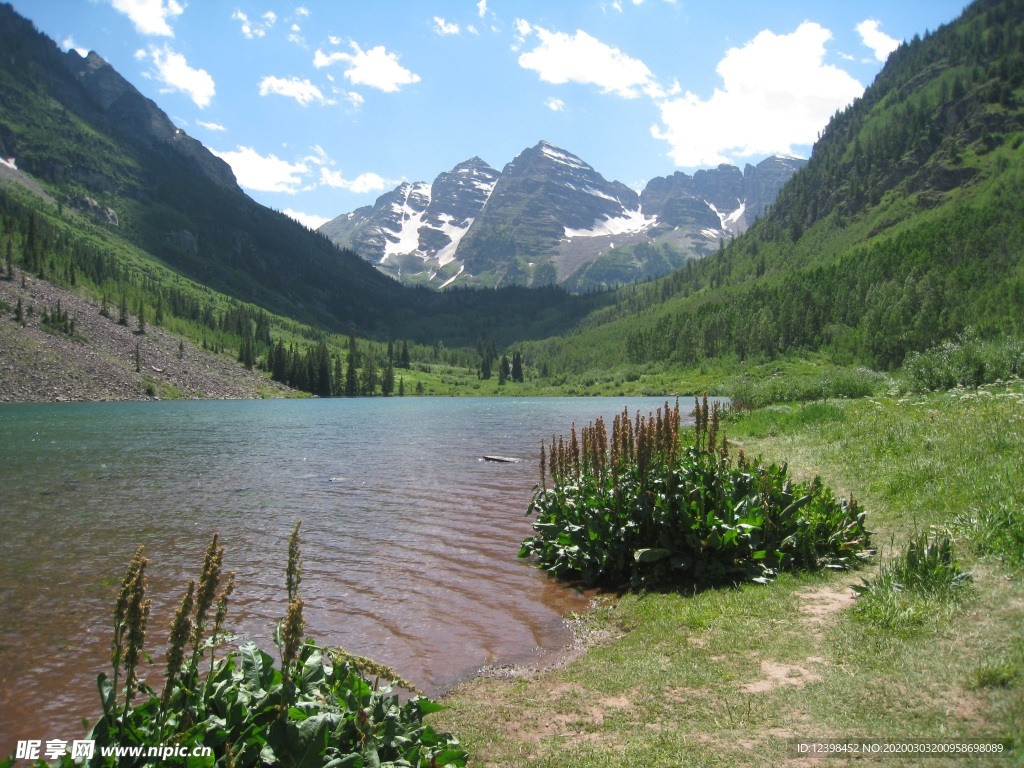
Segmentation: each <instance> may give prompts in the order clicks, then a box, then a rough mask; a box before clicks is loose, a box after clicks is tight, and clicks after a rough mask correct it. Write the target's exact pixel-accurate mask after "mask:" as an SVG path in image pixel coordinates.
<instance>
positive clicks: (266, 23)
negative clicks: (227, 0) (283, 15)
mask: <svg viewBox="0 0 1024 768" xmlns="http://www.w3.org/2000/svg"><path fill="white" fill-rule="evenodd" d="M231 18H232V19H234V20H235V21H238V22H241V24H242V34H243V35H244V36H245V37H246V38H248V39H249V40H252V39H253V38H257V37H264V36H265V35H266V34H267V32H268V31H269V30H270V29H271V27H273V26H274V24H275V23H276V22H277V14H276V13H274V12H273V11H267V12H266V13H264V14H263V15H262V16H261V17H260V19H261V20H260V21H257V22H252V21H249V17H248V16H246V15H245V14H244V13H242V12H241V11H239V10H237V9H236V10H235V12H234V13H232V14H231Z"/></svg>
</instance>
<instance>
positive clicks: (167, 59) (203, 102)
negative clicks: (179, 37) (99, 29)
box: [135, 45, 216, 109]
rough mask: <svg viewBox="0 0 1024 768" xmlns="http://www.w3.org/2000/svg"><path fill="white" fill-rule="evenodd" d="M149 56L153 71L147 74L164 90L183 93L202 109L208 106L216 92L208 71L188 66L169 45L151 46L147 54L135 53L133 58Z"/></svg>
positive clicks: (182, 57) (183, 58)
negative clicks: (162, 85) (163, 86)
mask: <svg viewBox="0 0 1024 768" xmlns="http://www.w3.org/2000/svg"><path fill="white" fill-rule="evenodd" d="M147 56H148V57H149V58H151V59H152V60H153V71H152V73H150V75H149V76H154V77H156V79H157V80H159V81H160V82H161V83H163V84H164V85H165V86H167V87H166V89H165V91H166V92H175V91H180V92H182V93H185V94H186V95H187V96H188V97H189V98H190V99H192V101H194V102H195V104H196V106H197V107H199V108H200V109H203V108H205V107H207V106H209V104H210V101H211V100H212V99H213V96H214V93H216V85H215V84H214V82H213V78H212V77H211V76H210V73H209V72H207V71H206V70H205V69H194V68H192V67H190V66H189V64H188V62H187V61H186V60H185V57H184V56H182V55H181V54H180V53H175V52H174V51H173V50H171V48H170V46H167V45H164V46H163V47H162V48H156V47H151V48H150V49H149V52H148V54H143V55H142V56H140V55H139V52H137V53H136V54H135V58H137V59H142V58H146V57H147Z"/></svg>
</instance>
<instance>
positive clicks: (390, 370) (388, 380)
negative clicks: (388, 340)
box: [380, 360, 395, 397]
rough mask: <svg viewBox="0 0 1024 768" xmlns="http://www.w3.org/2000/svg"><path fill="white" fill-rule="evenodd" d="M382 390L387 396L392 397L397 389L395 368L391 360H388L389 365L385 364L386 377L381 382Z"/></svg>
mask: <svg viewBox="0 0 1024 768" xmlns="http://www.w3.org/2000/svg"><path fill="white" fill-rule="evenodd" d="M380 391H381V394H382V395H384V396H385V397H390V396H391V394H392V393H393V392H394V391H395V368H394V366H393V365H391V360H388V362H387V365H385V366H384V377H383V378H382V379H381V382H380Z"/></svg>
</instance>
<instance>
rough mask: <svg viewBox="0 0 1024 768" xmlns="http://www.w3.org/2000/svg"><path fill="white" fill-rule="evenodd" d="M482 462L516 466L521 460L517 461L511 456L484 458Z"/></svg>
mask: <svg viewBox="0 0 1024 768" xmlns="http://www.w3.org/2000/svg"><path fill="white" fill-rule="evenodd" d="M484 461H497V462H501V463H502V464H518V463H520V462H521V461H523V460H522V459H517V458H515V457H513V456H484Z"/></svg>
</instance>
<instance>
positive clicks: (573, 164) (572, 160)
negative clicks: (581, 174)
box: [540, 141, 594, 171]
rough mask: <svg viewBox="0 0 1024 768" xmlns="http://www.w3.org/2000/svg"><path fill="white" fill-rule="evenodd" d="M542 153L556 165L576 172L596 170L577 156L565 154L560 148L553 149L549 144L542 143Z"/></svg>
mask: <svg viewBox="0 0 1024 768" xmlns="http://www.w3.org/2000/svg"><path fill="white" fill-rule="evenodd" d="M540 151H541V152H543V153H544V154H545V155H547V156H548V157H550V158H551V159H552V160H554V161H555V162H556V163H561V164H562V165H567V166H569V167H570V168H572V169H574V170H580V171H592V170H594V169H593V168H591V167H590V166H589V165H587V164H586V163H584V162H583V161H582V160H580V159H579V158H578V157H576V155H571V154H569V153H568V152H563V151H562V150H560V149H559V148H558V147H553V146H551V145H550V144H548V143H547V142H543V141H542V142H541V144H540Z"/></svg>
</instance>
